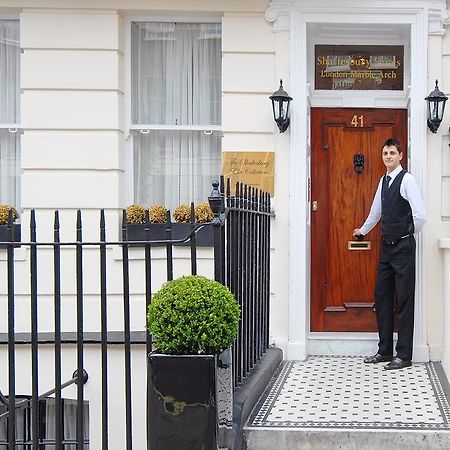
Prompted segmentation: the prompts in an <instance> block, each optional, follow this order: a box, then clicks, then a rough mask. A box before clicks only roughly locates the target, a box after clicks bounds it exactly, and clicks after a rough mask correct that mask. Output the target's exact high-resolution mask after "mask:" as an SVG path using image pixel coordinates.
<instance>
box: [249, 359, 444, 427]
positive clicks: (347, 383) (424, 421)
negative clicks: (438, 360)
mask: <svg viewBox="0 0 450 450" xmlns="http://www.w3.org/2000/svg"><path fill="white" fill-rule="evenodd" d="M383 366H384V364H376V365H374V364H364V363H363V362H362V359H361V358H353V357H352V358H346V357H345V358H343V357H311V358H309V359H308V360H307V361H287V362H284V363H283V364H282V366H281V369H280V371H279V372H278V374H277V375H276V376H275V377H274V378H273V380H272V382H271V384H270V385H269V387H268V389H267V390H266V392H265V394H264V395H263V397H262V398H261V400H260V402H259V404H258V405H257V407H256V408H255V411H254V412H253V414H252V416H251V417H250V421H249V423H248V426H250V427H301V428H304V427H306V428H308V427H310V428H319V427H320V428H323V427H331V428H371V429H380V428H393V429H399V428H402V429H405V428H407V429H427V430H431V429H448V430H450V408H449V402H448V399H447V394H448V383H447V380H446V379H445V376H444V375H443V371H442V367H441V366H440V365H438V364H435V363H426V364H425V363H415V364H413V366H412V367H409V368H406V369H401V370H394V371H387V370H384V369H383Z"/></svg>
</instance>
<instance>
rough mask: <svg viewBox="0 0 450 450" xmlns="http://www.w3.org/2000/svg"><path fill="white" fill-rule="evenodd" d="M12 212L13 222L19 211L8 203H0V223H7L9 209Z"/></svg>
mask: <svg viewBox="0 0 450 450" xmlns="http://www.w3.org/2000/svg"><path fill="white" fill-rule="evenodd" d="M10 210H11V212H12V220H13V222H14V221H15V220H16V219H18V218H19V213H18V212H17V210H16V208H14V207H12V206H9V205H0V225H7V224H8V218H9V211H10Z"/></svg>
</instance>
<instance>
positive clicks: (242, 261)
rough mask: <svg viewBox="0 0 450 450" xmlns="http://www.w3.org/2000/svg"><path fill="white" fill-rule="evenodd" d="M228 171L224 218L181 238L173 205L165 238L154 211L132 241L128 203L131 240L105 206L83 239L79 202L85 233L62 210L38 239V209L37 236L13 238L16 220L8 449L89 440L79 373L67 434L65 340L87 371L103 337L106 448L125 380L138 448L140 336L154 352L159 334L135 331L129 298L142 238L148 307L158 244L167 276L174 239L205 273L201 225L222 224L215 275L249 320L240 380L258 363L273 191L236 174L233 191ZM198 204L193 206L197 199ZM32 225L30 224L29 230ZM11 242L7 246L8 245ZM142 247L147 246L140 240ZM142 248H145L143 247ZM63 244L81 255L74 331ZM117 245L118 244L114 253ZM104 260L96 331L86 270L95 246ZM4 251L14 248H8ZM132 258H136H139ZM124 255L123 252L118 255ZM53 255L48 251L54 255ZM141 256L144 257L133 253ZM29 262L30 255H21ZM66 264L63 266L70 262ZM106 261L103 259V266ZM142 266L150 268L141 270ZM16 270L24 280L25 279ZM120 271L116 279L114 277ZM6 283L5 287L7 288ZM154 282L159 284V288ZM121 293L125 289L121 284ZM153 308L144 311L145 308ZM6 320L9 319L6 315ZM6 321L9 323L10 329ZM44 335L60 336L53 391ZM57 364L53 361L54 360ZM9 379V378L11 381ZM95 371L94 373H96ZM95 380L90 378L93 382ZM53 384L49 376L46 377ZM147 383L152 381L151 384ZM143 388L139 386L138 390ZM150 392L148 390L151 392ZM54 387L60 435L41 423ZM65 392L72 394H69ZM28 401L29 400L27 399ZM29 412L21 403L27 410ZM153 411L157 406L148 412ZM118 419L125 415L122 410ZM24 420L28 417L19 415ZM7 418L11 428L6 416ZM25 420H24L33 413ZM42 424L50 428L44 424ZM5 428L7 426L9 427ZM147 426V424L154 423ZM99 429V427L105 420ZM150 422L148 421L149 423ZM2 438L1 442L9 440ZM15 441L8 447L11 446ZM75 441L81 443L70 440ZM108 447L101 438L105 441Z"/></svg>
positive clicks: (220, 209) (8, 338)
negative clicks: (66, 320)
mask: <svg viewBox="0 0 450 450" xmlns="http://www.w3.org/2000/svg"><path fill="white" fill-rule="evenodd" d="M223 192H224V185H223V179H222V180H221V183H220V189H219V184H218V183H216V184H215V185H214V190H213V193H212V195H211V197H210V204H211V205H212V207H213V206H214V205H215V206H214V207H213V210H214V212H215V218H214V220H213V222H212V223H211V224H206V225H198V224H194V223H193V222H192V223H191V226H190V230H189V231H188V233H187V234H186V236H184V237H181V238H178V239H175V238H174V236H173V234H172V224H171V223H170V213H169V214H168V218H169V220H168V224H167V226H166V236H165V238H166V239H162V240H161V239H159V240H152V239H151V235H150V222H149V217H148V213H147V218H146V223H145V226H144V229H145V240H144V241H130V240H129V239H128V232H127V226H126V213H125V211H124V216H123V225H122V230H121V233H122V240H120V241H108V240H107V239H106V225H105V212H104V211H103V210H101V211H100V218H99V222H100V224H99V240H98V241H83V231H84V229H83V222H82V219H83V217H82V213H81V211H78V212H77V220H76V229H75V230H74V231H75V235H76V240H75V241H71V242H62V241H61V228H60V216H59V212H58V211H56V212H55V213H54V231H53V239H52V240H51V241H47V242H37V239H36V226H37V225H36V213H35V211H31V216H30V234H29V235H30V241H29V242H19V243H14V242H13V234H14V227H13V226H12V220H10V224H9V233H10V238H11V239H10V242H3V243H0V248H1V247H2V246H3V248H5V247H6V261H4V262H3V263H2V264H3V266H4V268H5V271H2V272H0V296H3V297H4V298H6V300H7V306H6V309H7V314H3V312H1V313H0V317H4V318H6V317H7V323H5V321H4V319H0V324H1V328H2V330H0V351H2V347H3V349H4V348H5V347H6V353H7V361H8V364H7V368H6V367H2V368H0V372H1V377H0V391H3V393H0V400H1V405H0V406H1V407H2V408H3V409H2V408H0V444H2V443H4V442H5V438H6V441H7V448H8V450H16V448H17V447H16V445H18V444H21V443H24V442H26V444H25V445H26V447H24V448H31V449H33V450H37V449H38V448H39V449H42V448H45V447H44V446H43V445H46V444H48V445H51V447H48V448H54V449H63V448H65V446H64V445H65V444H67V443H69V442H70V443H71V444H72V445H75V444H76V448H77V450H81V449H85V448H88V447H89V441H88V439H87V429H86V420H87V419H86V417H87V416H86V411H87V408H86V406H87V402H86V398H85V386H84V384H85V377H75V376H74V379H73V380H72V383H75V385H76V389H75V391H74V392H73V393H72V398H74V404H75V405H76V414H75V422H76V424H75V428H74V430H72V434H71V435H70V439H69V438H68V437H67V436H68V435H67V432H66V428H65V425H64V420H65V418H64V411H65V409H64V408H65V406H64V405H65V404H66V403H67V402H66V400H67V399H65V398H63V393H62V390H63V389H64V388H65V387H66V386H67V384H66V383H63V382H62V371H63V368H64V366H67V364H68V363H67V360H65V359H64V358H65V355H66V354H65V353H64V346H66V345H69V344H70V345H72V346H73V345H74V344H75V347H76V350H75V353H76V356H75V358H74V360H73V361H72V362H71V363H70V364H73V365H74V366H75V367H74V369H75V373H83V374H84V373H85V372H86V367H85V358H86V348H87V346H89V345H92V344H96V345H97V346H98V347H99V358H100V367H101V377H99V378H101V382H100V385H99V386H98V388H96V389H95V390H96V391H98V392H99V396H100V397H101V399H100V400H99V403H100V404H101V407H100V408H99V409H100V411H101V420H100V421H97V423H98V422H100V423H101V438H98V441H99V442H101V449H102V450H107V449H108V448H109V440H110V431H111V430H110V422H111V418H110V416H109V414H110V413H111V410H110V400H111V396H112V395H113V393H112V392H111V391H112V386H113V389H114V395H115V394H116V393H117V391H118V390H122V392H123V397H124V409H123V411H121V412H120V417H122V418H123V421H124V448H126V449H127V450H131V449H132V448H133V432H134V429H135V427H134V426H133V415H132V412H133V389H132V386H133V366H132V354H133V348H135V347H133V346H136V345H139V346H140V347H141V348H142V346H145V348H146V350H145V354H148V353H149V352H150V351H151V347H152V342H151V336H150V335H149V334H148V333H146V332H145V329H142V330H139V331H136V329H134V330H132V329H131V315H132V313H136V312H135V311H134V310H133V306H132V303H131V302H130V298H131V296H132V295H134V294H135V293H134V292H132V291H131V290H130V289H132V288H131V284H130V278H132V277H133V276H136V274H135V273H136V268H135V266H134V265H133V264H130V252H133V255H134V254H135V250H134V248H135V247H136V246H141V247H143V255H144V256H143V258H141V259H140V264H143V266H144V267H143V273H144V277H145V280H143V283H142V284H143V288H142V295H144V296H145V308H147V307H148V305H149V303H150V301H151V296H152V287H154V288H155V286H153V280H154V278H156V275H158V276H159V279H160V278H161V276H160V275H161V273H160V272H161V268H160V267H153V265H154V260H153V255H154V252H155V246H157V245H161V246H162V248H163V250H164V259H165V260H166V263H165V276H164V278H165V279H166V280H171V279H173V277H174V258H173V246H174V245H176V244H179V243H182V242H188V243H189V251H188V252H187V254H188V255H189V256H188V258H189V259H190V264H189V265H190V273H191V274H197V270H198V264H197V263H198V258H197V245H196V232H198V231H199V229H200V228H201V227H204V226H205V227H206V226H209V227H213V229H214V276H215V278H216V280H218V281H220V282H222V283H223V284H225V285H227V286H228V287H229V288H230V290H231V291H232V292H233V293H234V294H235V296H236V298H237V299H238V301H239V303H240V305H241V311H242V316H241V321H240V327H239V335H238V339H237V340H236V343H235V345H234V380H233V381H234V385H235V386H237V385H238V384H239V383H241V382H242V381H243V380H244V378H245V377H246V376H247V374H248V373H249V372H250V371H251V369H252V368H253V367H254V365H255V364H256V362H257V361H258V360H259V359H260V358H261V356H262V355H263V354H264V352H265V350H266V349H267V347H268V339H269V338H268V336H269V334H268V333H269V329H268V316H269V272H270V197H269V196H268V195H267V194H264V193H261V192H259V191H257V190H255V189H253V188H249V187H247V186H244V185H241V184H237V185H236V190H235V193H234V194H233V195H232V193H231V190H230V186H229V184H227V187H226V190H225V195H224V194H222V193H223ZM192 209H193V208H192ZM23 235H25V233H24V230H22V236H23ZM17 246H21V247H22V248H24V249H26V250H27V252H26V257H25V259H26V260H28V261H29V292H28V293H27V294H25V295H24V294H23V286H21V288H20V291H21V293H20V297H21V300H22V301H23V299H24V298H26V299H27V301H29V305H30V306H29V311H30V319H29V321H30V329H29V332H28V331H27V332H23V330H21V331H17V330H16V323H17V317H16V308H17V304H16V303H17V299H16V297H17V295H18V294H17V295H16V290H17V286H16V284H15V283H16V281H20V283H21V284H23V282H24V280H21V279H19V275H18V272H17V271H16V266H17V264H18V261H16V260H15V247H17ZM114 248H115V249H118V251H119V252H120V258H117V259H116V261H114V264H115V265H117V264H120V265H121V269H120V277H121V284H122V287H121V292H120V298H121V310H122V312H121V314H120V315H121V316H122V325H121V326H120V327H119V329H117V325H116V328H114V327H111V326H110V325H109V323H108V317H110V314H111V311H110V309H111V305H110V300H109V299H110V296H111V292H110V290H111V289H110V283H109V280H108V273H109V271H110V266H111V256H110V252H111V250H114ZM0 251H2V250H0ZM138 251H139V250H138ZM141 251H142V250H141ZM45 252H47V254H48V252H51V253H52V258H51V261H52V262H53V267H46V270H45V271H44V273H45V274H46V276H47V277H49V278H52V279H53V280H52V281H53V282H52V285H53V292H52V294H51V296H52V310H53V329H52V330H48V329H45V330H43V329H41V328H40V326H39V314H40V304H41V300H40V295H41V294H40V293H39V284H40V282H41V281H42V279H41V278H40V277H42V272H43V271H42V267H41V264H42V262H41V259H42V260H43V259H44V258H42V256H41V253H45ZM62 252H64V254H65V255H64V257H67V255H66V254H67V253H68V252H69V253H70V254H71V255H73V257H74V259H75V274H73V275H74V278H75V284H74V292H73V297H74V302H75V314H74V324H73V327H72V328H71V330H70V331H63V325H62V318H63V313H62V308H63V306H64V305H63V300H62V297H63V294H62V292H63V290H64V289H65V285H64V282H65V281H66V279H67V268H66V267H64V266H63V262H62ZM108 252H109V253H108ZM87 253H88V256H89V264H90V265H88V264H87V261H86V259H87V256H86V254H87ZM93 253H95V255H96V256H95V258H96V260H97V261H98V272H99V273H98V294H97V297H98V299H99V309H100V313H99V318H100V323H99V324H98V326H97V327H96V330H98V331H96V332H92V331H91V330H86V329H85V322H86V317H85V314H86V310H87V296H88V295H92V293H91V292H90V293H87V291H86V282H85V278H87V275H91V273H90V272H92V271H93V270H94V269H93V267H91V265H92V255H93ZM4 259H5V258H4ZM132 259H133V258H132ZM118 260H120V261H119V262H118ZM45 261H47V263H48V258H47V259H45ZM134 262H135V261H134ZM20 263H21V264H22V265H23V261H20ZM63 267H64V270H63ZM95 270H97V269H95ZM139 273H142V271H141V272H139ZM20 274H21V275H20V276H22V277H23V266H21V270H20ZM16 278H17V280H16ZM114 281H116V280H114ZM2 285H3V286H4V288H2ZM153 290H155V289H153ZM115 295H116V297H117V293H115ZM145 313H146V310H143V311H139V312H138V314H142V315H143V317H145ZM2 320H3V323H2ZM5 329H6V332H5V331H3V330H5ZM43 343H46V344H48V343H51V344H52V345H53V350H52V353H53V358H52V360H53V364H52V367H46V368H45V370H46V375H47V376H48V377H49V378H50V379H51V380H52V382H54V389H51V391H47V392H45V393H43V394H42V393H39V386H40V382H41V381H44V380H40V378H39V376H40V375H41V377H43V375H42V374H43V373H44V371H43V367H42V365H43V364H44V360H43V358H42V357H41V347H42V345H43ZM24 344H28V345H29V347H30V353H31V371H30V373H29V377H30V384H29V385H30V386H31V389H30V391H31V395H30V396H29V398H28V397H27V399H26V401H24V400H19V398H20V397H23V395H21V394H24V392H19V394H20V395H18V394H17V384H16V380H17V375H18V369H17V367H16V358H17V354H18V350H19V348H20V347H21V346H23V345H24ZM112 345H114V346H115V348H117V346H118V345H119V346H121V348H122V351H123V353H122V354H123V367H124V376H123V379H122V378H121V377H119V379H121V380H122V381H121V383H122V384H120V385H117V384H116V381H115V380H111V376H112V375H111V374H112V369H111V367H109V363H110V355H109V350H110V348H111V346H112ZM47 364H48V363H47ZM6 380H7V381H6ZM91 380H92V378H91ZM91 382H92V381H90V383H91ZM44 384H45V383H44ZM144 391H145V389H144ZM134 395H136V394H134ZM144 395H145V392H144ZM49 396H52V397H51V401H52V402H53V403H52V411H54V414H53V416H52V418H51V419H50V418H48V417H47V419H46V422H48V421H49V420H52V421H53V424H52V427H53V428H52V430H54V433H53V431H52V433H53V434H52V439H51V441H49V440H48V436H47V437H46V438H45V439H44V437H43V436H46V435H45V433H43V432H42V426H43V425H42V423H43V419H42V414H43V412H42V411H43V409H42V407H41V406H40V405H42V402H43V401H46V400H49ZM65 402H66V403H65ZM25 403H26V404H25ZM19 410H24V411H25V413H26V417H27V420H26V423H27V424H28V429H27V432H26V433H25V434H26V435H27V436H28V437H27V439H26V440H20V441H19V440H18V435H17V417H18V416H17V414H19ZM20 414H22V413H20ZM147 417H148V415H147ZM115 419H116V418H115ZM20 420H22V419H20ZM5 422H6V430H5V429H4V428H2V423H3V424H4V423H5ZM24 423H25V422H24ZM40 428H41V429H40ZM2 430H3V431H4V433H6V436H2ZM147 430H148V426H147ZM96 431H97V432H98V433H99V434H100V430H96ZM144 432H145V431H144ZM0 446H1V445H0ZM5 448H6V447H5ZM70 448H74V447H70ZM99 448H100V447H99Z"/></svg>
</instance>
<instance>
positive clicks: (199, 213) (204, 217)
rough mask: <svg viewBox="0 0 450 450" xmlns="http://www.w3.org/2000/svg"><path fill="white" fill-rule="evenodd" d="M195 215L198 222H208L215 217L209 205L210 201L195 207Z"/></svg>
mask: <svg viewBox="0 0 450 450" xmlns="http://www.w3.org/2000/svg"><path fill="white" fill-rule="evenodd" d="M195 217H196V219H197V222H200V223H206V222H211V220H213V219H214V214H213V212H212V210H211V208H210V206H209V203H206V202H205V203H200V204H199V205H197V206H196V207H195Z"/></svg>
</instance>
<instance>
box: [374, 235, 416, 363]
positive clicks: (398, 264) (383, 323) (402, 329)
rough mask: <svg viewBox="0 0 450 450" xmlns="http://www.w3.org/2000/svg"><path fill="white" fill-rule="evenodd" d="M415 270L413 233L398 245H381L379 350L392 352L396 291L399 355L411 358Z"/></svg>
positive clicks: (377, 288)
mask: <svg viewBox="0 0 450 450" xmlns="http://www.w3.org/2000/svg"><path fill="white" fill-rule="evenodd" d="M415 271H416V241H415V239H414V236H409V237H407V238H404V239H401V240H400V241H399V242H398V243H397V244H396V245H385V244H382V245H381V252H380V261H379V263H378V271H377V280H376V283H375V310H376V314H377V324H378V334H379V337H380V341H379V343H378V353H379V354H380V355H383V356H391V355H393V332H394V294H395V295H396V298H397V323H398V341H397V345H396V348H395V350H396V353H397V357H399V358H400V359H403V360H405V361H406V360H408V361H409V360H411V359H412V350H413V332H414V290H415V281H416V276H415Z"/></svg>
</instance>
